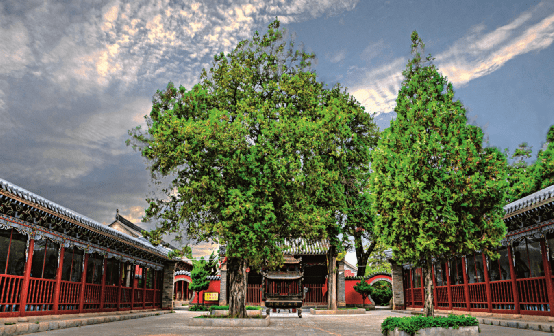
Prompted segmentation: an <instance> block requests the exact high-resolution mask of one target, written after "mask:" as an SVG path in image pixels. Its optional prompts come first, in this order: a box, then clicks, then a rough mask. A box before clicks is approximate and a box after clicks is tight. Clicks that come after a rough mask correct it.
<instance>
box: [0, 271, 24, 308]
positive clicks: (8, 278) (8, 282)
mask: <svg viewBox="0 0 554 336" xmlns="http://www.w3.org/2000/svg"><path fill="white" fill-rule="evenodd" d="M22 283H23V277H22V276H15V275H5V274H2V275H0V316H12V315H14V314H18V312H19V300H20V296H21V285H22Z"/></svg>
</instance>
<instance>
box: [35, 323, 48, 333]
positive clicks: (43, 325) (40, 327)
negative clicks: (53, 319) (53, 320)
mask: <svg viewBox="0 0 554 336" xmlns="http://www.w3.org/2000/svg"><path fill="white" fill-rule="evenodd" d="M49 326H50V323H49V322H39V323H38V331H47V330H48V327H49Z"/></svg>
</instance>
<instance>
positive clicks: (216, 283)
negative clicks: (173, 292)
mask: <svg viewBox="0 0 554 336" xmlns="http://www.w3.org/2000/svg"><path fill="white" fill-rule="evenodd" d="M220 286H221V280H210V287H208V289H206V290H205V291H201V292H200V296H197V295H198V293H197V292H194V300H193V301H194V302H192V303H194V304H196V303H197V302H200V303H202V299H203V298H204V293H205V292H212V293H213V292H217V293H219V290H220V288H221V287H220ZM198 299H200V301H197V300H198ZM204 303H206V304H210V305H213V304H215V305H217V304H219V301H206V302H204Z"/></svg>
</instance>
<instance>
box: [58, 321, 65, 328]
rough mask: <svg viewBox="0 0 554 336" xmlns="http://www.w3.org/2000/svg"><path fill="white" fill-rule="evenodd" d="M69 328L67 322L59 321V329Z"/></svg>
mask: <svg viewBox="0 0 554 336" xmlns="http://www.w3.org/2000/svg"><path fill="white" fill-rule="evenodd" d="M65 328H67V323H66V322H65V321H58V329H65Z"/></svg>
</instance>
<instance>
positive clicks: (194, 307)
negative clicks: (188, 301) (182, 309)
mask: <svg viewBox="0 0 554 336" xmlns="http://www.w3.org/2000/svg"><path fill="white" fill-rule="evenodd" d="M212 307H216V306H212ZM209 309H210V308H208V307H206V306H201V305H194V306H190V307H189V311H208V310H209Z"/></svg>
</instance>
